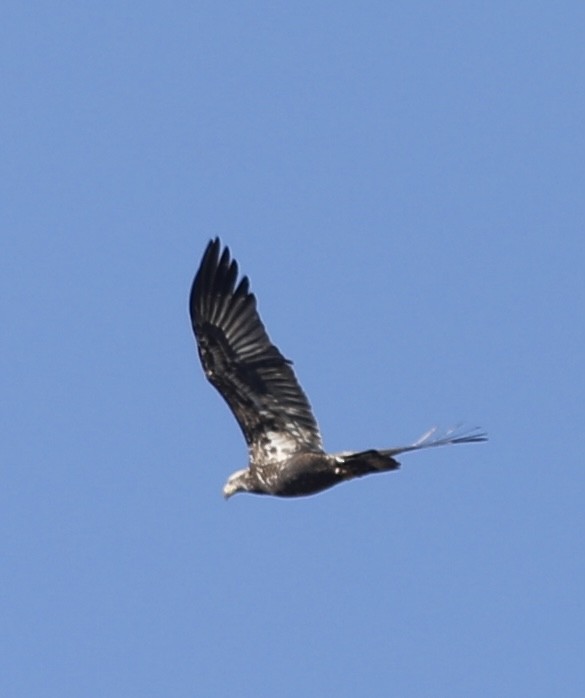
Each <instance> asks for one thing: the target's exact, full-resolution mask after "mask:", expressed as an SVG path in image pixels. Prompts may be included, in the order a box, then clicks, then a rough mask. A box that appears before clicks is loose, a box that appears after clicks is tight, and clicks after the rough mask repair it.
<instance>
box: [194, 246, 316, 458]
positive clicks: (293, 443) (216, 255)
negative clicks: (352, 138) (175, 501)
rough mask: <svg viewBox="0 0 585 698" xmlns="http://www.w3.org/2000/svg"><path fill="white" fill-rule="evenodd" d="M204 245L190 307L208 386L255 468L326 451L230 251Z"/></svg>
mask: <svg viewBox="0 0 585 698" xmlns="http://www.w3.org/2000/svg"><path fill="white" fill-rule="evenodd" d="M220 251H221V249H220V242H219V239H218V238H216V239H215V240H212V241H210V242H209V244H208V245H207V248H206V250H205V253H204V255H203V259H202V261H201V265H200V267H199V270H198V272H197V274H196V276H195V280H194V281H193V286H192V288H191V295H190V299H189V306H190V314H191V322H192V325H193V331H194V333H195V338H196V340H197V348H198V351H199V357H200V358H201V363H202V365H203V370H204V371H205V375H206V376H207V378H208V380H209V381H210V382H211V383H212V384H213V385H214V386H215V387H216V388H217V390H218V391H219V392H220V393H221V395H222V397H223V398H224V400H225V401H226V402H227V404H228V405H229V407H230V409H231V410H232V412H233V413H234V415H235V417H236V419H237V421H238V423H239V425H240V428H241V429H242V432H243V433H244V437H245V439H246V443H247V444H248V448H249V451H250V457H251V460H252V463H254V464H257V465H262V464H267V463H271V462H278V461H280V460H283V459H284V458H286V457H287V456H289V455H291V454H293V453H296V452H299V451H302V450H311V451H322V448H323V446H322V441H321V435H320V433H319V427H318V426H317V422H316V421H315V417H314V416H313V413H312V411H311V406H310V405H309V401H308V400H307V397H306V395H305V393H304V392H303V390H302V388H301V386H300V385H299V383H298V381H297V379H296V376H295V374H294V372H293V369H292V367H291V362H290V361H288V360H287V359H285V358H284V356H283V355H282V354H281V353H280V351H279V350H278V348H277V347H275V346H274V344H272V343H271V341H270V339H269V337H268V334H267V333H266V330H265V328H264V325H263V324H262V320H261V319H260V316H259V315H258V311H257V310H256V298H255V296H254V294H253V293H250V291H249V282H248V278H247V277H246V276H244V277H243V278H242V279H241V281H240V282H239V283H237V277H238V265H237V263H236V261H235V260H232V259H230V251H229V248H228V247H225V248H224V249H223V252H221V255H220Z"/></svg>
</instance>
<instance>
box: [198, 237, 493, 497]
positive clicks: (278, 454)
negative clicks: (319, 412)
mask: <svg viewBox="0 0 585 698" xmlns="http://www.w3.org/2000/svg"><path fill="white" fill-rule="evenodd" d="M189 312H190V316H191V323H192V327H193V331H194V333H195V338H196V342H197V349H198V352H199V357H200V359H201V364H202V366H203V370H204V372H205V375H206V377H207V379H208V380H209V381H210V382H211V383H212V385H214V386H215V388H216V389H217V390H218V391H219V393H220V394H221V395H222V397H223V398H224V400H225V401H226V402H227V404H228V406H229V408H230V409H231V411H232V412H233V414H234V416H235V418H236V420H237V422H238V424H239V425H240V428H241V430H242V433H243V435H244V438H245V440H246V444H247V446H248V454H249V462H248V467H247V468H244V469H242V470H238V471H237V472H235V473H233V474H232V475H231V476H230V477H229V478H228V480H227V482H226V484H225V486H224V490H223V492H224V496H225V497H226V498H227V497H230V496H231V495H233V494H235V493H236V492H250V493H253V494H269V495H274V496H278V497H300V496H306V495H310V494H315V493H317V492H321V491H322V490H325V489H328V488H330V487H333V486H334V485H336V484H338V483H340V482H343V481H345V480H351V479H353V478H357V477H362V476H364V475H369V474H371V473H377V472H385V471H389V470H396V469H397V468H398V467H399V463H398V461H396V460H395V459H394V456H395V455H397V454H399V453H404V452H406V451H413V450H418V449H421V448H427V447H430V446H442V445H446V444H456V443H474V442H478V441H485V440H486V436H485V434H483V433H482V432H479V431H478V430H472V431H471V432H463V433H461V432H456V431H454V430H451V431H448V432H446V433H445V434H443V435H439V436H437V434H436V430H434V429H432V430H430V431H429V432H427V433H426V434H425V435H424V436H423V437H422V438H421V439H419V440H418V441H417V442H415V443H414V444H412V445H409V446H401V447H397V448H390V449H382V450H374V449H372V450H368V451H359V452H353V451H346V452H343V453H338V454H328V453H326V452H325V451H324V450H323V442H322V439H321V434H320V431H319V427H318V425H317V422H316V420H315V417H314V415H313V412H312V410H311V407H310V405H309V401H308V399H307V396H306V395H305V393H304V392H303V389H302V388H301V386H300V384H299V382H298V381H297V378H296V376H295V374H294V371H293V369H292V363H291V362H290V361H289V360H288V359H286V358H285V357H284V356H283V355H282V354H281V353H280V351H279V349H278V348H277V347H276V346H275V345H274V344H273V343H272V342H271V341H270V339H269V337H268V334H267V332H266V329H265V327H264V325H263V323H262V320H261V319H260V316H259V314H258V311H257V308H256V298H255V296H254V294H253V293H251V292H250V290H249V281H248V278H247V277H246V276H244V277H242V278H241V279H239V280H238V265H237V263H236V261H235V260H234V259H232V258H231V255H230V251H229V248H227V247H224V248H223V250H222V248H221V244H220V241H219V239H218V238H216V239H215V240H212V241H210V242H209V244H208V245H207V248H206V250H205V252H204V254H203V258H202V260H201V264H200V266H199V270H198V271H197V274H196V276H195V279H194V281H193V285H192V287H191V294H190V297H189Z"/></svg>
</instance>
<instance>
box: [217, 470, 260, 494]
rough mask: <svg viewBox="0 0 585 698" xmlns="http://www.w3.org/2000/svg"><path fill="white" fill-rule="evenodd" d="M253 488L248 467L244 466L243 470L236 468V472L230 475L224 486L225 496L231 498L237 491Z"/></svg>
mask: <svg viewBox="0 0 585 698" xmlns="http://www.w3.org/2000/svg"><path fill="white" fill-rule="evenodd" d="M252 489H253V487H252V483H251V481H250V471H249V470H248V468H243V469H242V470H236V472H235V473H232V474H231V475H230V476H229V477H228V479H227V482H226V483H225V485H224V486H223V496H224V497H225V498H226V499H229V498H230V497H231V496H232V495H233V494H236V493H237V492H250V491H251V490H252Z"/></svg>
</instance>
